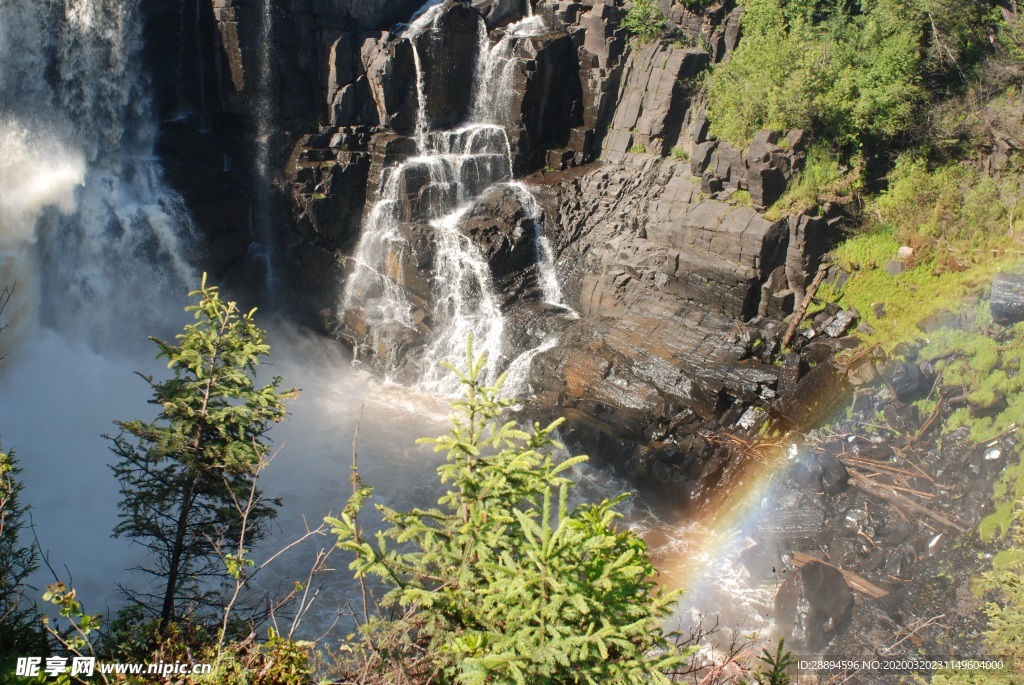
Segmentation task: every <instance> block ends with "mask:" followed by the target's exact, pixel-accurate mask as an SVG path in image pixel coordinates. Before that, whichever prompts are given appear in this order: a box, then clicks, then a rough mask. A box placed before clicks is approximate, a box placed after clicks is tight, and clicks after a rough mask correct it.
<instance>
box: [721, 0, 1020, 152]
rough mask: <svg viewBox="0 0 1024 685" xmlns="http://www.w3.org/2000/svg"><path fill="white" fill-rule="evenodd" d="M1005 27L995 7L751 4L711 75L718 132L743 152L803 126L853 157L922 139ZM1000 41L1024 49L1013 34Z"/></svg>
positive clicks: (880, 2)
mask: <svg viewBox="0 0 1024 685" xmlns="http://www.w3.org/2000/svg"><path fill="white" fill-rule="evenodd" d="M998 25H1000V17H999V14H998V12H997V8H996V4H995V3H990V2H978V3H963V2H957V1H955V0H913V1H912V2H904V1H903V0H872V1H871V2H868V1H855V2H849V3H835V2H831V1H826V0H749V1H748V2H746V3H745V11H744V14H743V18H742V27H743V39H742V40H741V41H740V44H739V46H738V47H737V48H736V51H735V53H734V54H733V56H732V58H731V59H730V60H729V61H727V62H724V63H722V64H721V65H719V66H718V67H716V68H715V70H714V71H713V73H712V75H711V79H710V82H709V112H710V116H711V120H712V128H711V131H712V133H713V134H714V135H715V136H717V137H719V138H721V139H723V140H727V141H729V142H731V143H734V144H737V145H741V146H742V145H744V144H746V143H748V142H749V141H750V140H751V139H752V138H753V136H754V134H755V133H757V131H759V130H761V129H765V128H772V129H785V128H803V129H807V130H811V131H814V132H816V133H820V134H821V135H822V136H823V137H825V138H827V139H829V140H832V141H834V142H835V143H836V144H837V145H838V146H839V147H841V148H843V149H846V150H852V149H855V148H858V147H861V146H862V145H864V144H865V143H868V142H871V141H875V142H877V141H881V140H894V139H906V138H908V137H911V138H914V137H921V136H922V134H923V133H924V132H925V129H926V128H927V122H928V120H929V118H928V117H922V116H921V114H922V113H923V108H924V107H926V106H930V105H933V104H934V103H935V102H936V101H940V100H942V99H945V97H946V96H948V95H949V94H950V93H955V92H959V91H960V90H962V89H963V88H964V87H965V86H966V83H967V80H968V79H969V78H970V76H971V75H972V74H973V73H974V72H975V69H976V67H977V65H978V64H979V62H980V60H981V59H982V58H983V57H984V56H985V55H986V53H988V52H991V51H992V50H993V49H994V45H995V43H994V39H993V38H992V31H993V30H994V27H996V26H998ZM999 35H1001V36H1003V35H1005V36H1007V40H1006V43H1007V44H1008V47H1007V48H1006V49H1007V50H1009V49H1013V48H1014V46H1015V45H1016V44H1015V43H1014V38H1015V36H1014V35H1013V34H1012V30H1010V29H1007V30H1006V31H1003V32H1001V33H999ZM999 44H1000V45H1002V43H999Z"/></svg>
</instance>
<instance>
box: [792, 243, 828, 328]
mask: <svg viewBox="0 0 1024 685" xmlns="http://www.w3.org/2000/svg"><path fill="white" fill-rule="evenodd" d="M827 273H828V264H827V263H825V262H823V263H822V265H821V266H819V267H818V273H817V274H815V276H814V280H813V281H811V285H810V287H808V288H807V293H806V294H805V295H804V299H803V302H801V303H800V306H799V307H797V310H796V311H795V312H794V313H793V320H792V321H790V322H789V328H787V329H786V335H784V336H783V337H782V347H783V348H785V347H789V343H790V342H792V340H793V336H794V335H796V329H797V327H798V326H800V322H801V321H803V320H804V316H806V314H807V308H808V307H810V306H811V302H812V301H813V300H814V294H815V293H816V292H818V288H820V287H821V283H822V281H824V280H825V274H827Z"/></svg>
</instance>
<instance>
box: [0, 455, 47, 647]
mask: <svg viewBox="0 0 1024 685" xmlns="http://www.w3.org/2000/svg"><path fill="white" fill-rule="evenodd" d="M20 472H21V469H20V468H19V467H18V462H17V459H16V458H15V454H14V451H13V450H9V451H7V452H5V451H3V448H2V447H0V654H4V655H11V654H28V655H31V654H41V653H43V650H42V646H43V644H44V640H43V636H42V634H41V632H40V630H39V613H38V612H37V611H36V609H35V607H34V605H33V604H32V603H31V602H29V601H27V600H26V597H25V594H26V591H27V590H28V587H27V586H26V585H25V582H26V581H27V579H28V577H29V575H30V574H31V573H32V572H33V571H34V570H35V569H36V568H37V567H38V565H39V554H38V551H37V549H36V546H35V545H34V544H29V545H26V544H23V543H22V541H21V533H22V532H23V530H24V528H25V524H26V515H27V513H28V507H27V506H24V505H22V504H20V503H19V501H18V496H19V494H20V493H21V491H22V487H23V486H22V483H21V481H20V480H18V474H19V473H20Z"/></svg>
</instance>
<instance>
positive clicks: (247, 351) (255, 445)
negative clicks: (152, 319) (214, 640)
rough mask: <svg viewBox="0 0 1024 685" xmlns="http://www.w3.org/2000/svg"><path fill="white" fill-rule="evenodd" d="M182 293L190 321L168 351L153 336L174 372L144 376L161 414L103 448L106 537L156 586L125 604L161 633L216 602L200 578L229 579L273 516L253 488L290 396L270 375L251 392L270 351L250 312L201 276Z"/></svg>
mask: <svg viewBox="0 0 1024 685" xmlns="http://www.w3.org/2000/svg"><path fill="white" fill-rule="evenodd" d="M190 295H191V297H195V298H197V299H198V302H197V303H196V304H194V305H191V306H189V307H188V308H187V309H186V311H190V312H194V316H195V323H193V324H189V325H187V326H186V327H185V330H184V332H183V333H181V334H179V335H178V336H177V343H176V344H171V343H167V342H164V341H163V340H158V339H156V338H151V340H153V341H154V342H155V343H156V344H157V347H159V349H160V353H159V356H160V357H164V358H166V359H167V360H168V367H169V368H170V369H171V370H172V371H173V376H172V377H171V378H170V379H168V380H165V381H155V380H154V379H153V378H152V377H150V376H142V377H143V379H144V380H145V381H146V382H147V383H148V384H149V386H150V387H151V388H152V389H153V395H154V397H153V399H152V400H150V401H151V402H152V403H154V404H156V405H158V406H160V407H161V412H160V415H159V416H158V417H157V419H156V421H152V422H146V421H141V420H134V421H118V422H116V423H117V425H118V426H119V427H120V429H121V433H120V434H119V435H118V436H116V437H114V438H112V442H113V446H112V447H111V449H112V450H113V451H114V453H115V454H116V455H117V456H118V457H120V460H119V461H118V463H117V464H115V465H114V466H113V467H112V468H113V471H114V473H115V475H116V476H117V478H118V480H119V481H120V484H121V494H122V499H121V503H120V509H121V514H120V522H119V523H118V525H117V526H116V528H115V529H114V534H115V535H116V536H124V537H129V538H132V539H133V540H134V541H136V542H138V543H139V544H141V545H142V546H144V547H145V548H147V549H148V550H149V551H150V557H149V558H150V560H151V565H150V566H148V567H145V568H143V569H142V570H144V571H145V572H146V573H148V574H150V575H152V576H153V577H154V578H155V579H157V581H158V584H159V591H158V592H156V593H145V592H132V593H129V596H130V597H131V598H132V599H133V600H134V601H135V602H136V603H137V604H139V605H140V606H142V607H145V608H146V609H147V610H148V611H149V612H151V613H152V614H155V615H156V616H157V617H158V618H159V626H160V631H161V632H163V631H165V630H166V629H167V627H168V625H169V624H170V623H171V622H173V621H175V620H178V619H180V618H182V617H183V616H184V614H186V613H187V614H189V615H194V614H196V613H197V612H200V611H201V610H202V609H203V607H218V608H219V607H223V606H225V602H226V601H227V600H225V599H223V598H220V597H219V596H217V595H216V594H214V595H212V596H211V594H210V593H211V592H214V591H213V590H210V589H209V588H210V584H209V581H210V580H216V579H226V578H228V577H232V578H234V579H235V580H238V578H239V577H240V576H241V574H242V572H243V571H244V570H245V569H246V568H247V567H248V565H249V563H248V562H247V561H246V560H245V559H244V550H245V548H244V547H243V546H242V545H243V544H249V545H251V544H254V543H255V542H257V541H258V540H259V539H260V538H261V537H262V536H263V535H264V533H265V529H266V526H267V525H268V523H269V522H270V520H272V519H273V517H274V516H275V515H276V511H275V505H276V504H277V503H276V502H273V501H271V502H267V501H264V500H262V497H261V496H260V495H261V493H260V491H259V490H258V488H256V485H255V480H254V479H255V477H256V476H257V475H258V474H259V472H260V470H261V469H262V468H263V466H264V465H265V463H266V460H267V458H268V455H269V451H270V448H269V446H268V445H267V444H266V438H265V435H266V433H267V431H268V430H269V429H270V426H271V425H272V424H273V423H276V422H278V421H281V420H282V419H283V418H284V417H285V407H284V400H285V399H287V398H289V397H293V396H294V395H295V391H293V390H288V391H284V392H282V391H280V390H279V386H280V383H281V379H280V378H279V377H277V378H274V379H273V380H272V381H271V382H270V383H269V384H267V385H264V386H262V387H258V386H257V385H256V366H257V365H258V364H259V362H260V359H261V358H262V357H265V356H266V355H267V354H268V353H269V351H270V348H269V346H268V345H267V344H266V343H265V342H264V336H265V333H264V331H263V330H262V329H260V328H259V327H258V326H256V324H255V323H254V321H253V316H254V314H255V310H252V311H250V312H248V313H243V312H241V311H239V309H238V306H237V305H236V304H235V303H234V302H225V301H223V300H221V299H220V294H219V292H218V290H217V288H216V287H213V286H208V285H207V283H206V276H205V274H204V276H203V281H202V285H201V286H200V289H199V290H197V291H194V292H192V293H191V294H190ZM140 375H141V374H140ZM245 502H248V503H249V504H248V505H246V506H240V504H239V503H245ZM243 540H247V541H248V542H247V543H244V542H243ZM228 550H235V556H232V555H231V554H229V553H228ZM236 589H237V584H236ZM236 594H237V593H236ZM232 601H233V599H232Z"/></svg>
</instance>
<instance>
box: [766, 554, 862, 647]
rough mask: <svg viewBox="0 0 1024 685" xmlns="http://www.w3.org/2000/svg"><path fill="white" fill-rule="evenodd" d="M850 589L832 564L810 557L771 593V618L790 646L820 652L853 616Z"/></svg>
mask: <svg viewBox="0 0 1024 685" xmlns="http://www.w3.org/2000/svg"><path fill="white" fill-rule="evenodd" d="M853 605H854V599H853V592H852V591H851V590H850V586H849V585H848V584H847V582H846V579H845V578H844V577H843V574H842V573H841V572H840V571H839V569H837V568H836V567H835V566H831V565H829V564H826V563H823V562H820V561H811V562H808V563H806V564H804V565H803V566H802V567H800V568H799V569H797V570H796V571H794V572H793V573H792V574H791V575H789V577H787V578H786V580H785V581H784V582H783V583H782V585H781V587H779V590H778V592H777V593H776V594H775V619H776V621H777V622H778V625H779V628H780V629H781V630H782V631H783V633H784V634H785V635H786V637H787V638H788V639H787V644H789V645H790V646H792V647H794V648H799V649H806V650H808V651H810V652H815V653H816V652H820V651H821V650H823V649H824V648H825V647H826V646H827V645H828V643H829V642H830V641H831V640H832V638H834V637H835V636H836V635H837V634H838V633H839V632H841V631H842V630H843V629H844V628H845V627H846V626H847V625H848V624H849V621H850V618H851V617H852V616H853Z"/></svg>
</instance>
